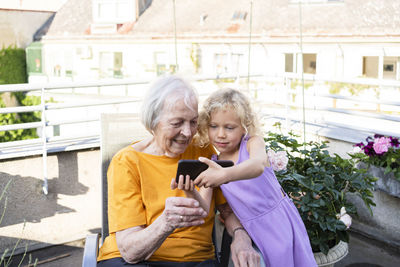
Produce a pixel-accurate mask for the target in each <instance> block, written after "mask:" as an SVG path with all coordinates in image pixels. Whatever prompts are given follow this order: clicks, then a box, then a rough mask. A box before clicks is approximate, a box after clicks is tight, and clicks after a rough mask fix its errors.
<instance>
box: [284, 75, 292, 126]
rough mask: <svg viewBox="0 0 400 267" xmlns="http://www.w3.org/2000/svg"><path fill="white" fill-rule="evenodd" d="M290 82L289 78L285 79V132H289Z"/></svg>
mask: <svg viewBox="0 0 400 267" xmlns="http://www.w3.org/2000/svg"><path fill="white" fill-rule="evenodd" d="M291 82H292V80H291V79H290V78H289V77H285V85H286V86H285V88H286V103H285V108H286V119H285V120H286V130H287V131H288V130H289V127H290V116H289V112H290V109H289V103H290V102H289V101H290V96H291V94H290V88H291Z"/></svg>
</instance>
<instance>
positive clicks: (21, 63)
mask: <svg viewBox="0 0 400 267" xmlns="http://www.w3.org/2000/svg"><path fill="white" fill-rule="evenodd" d="M26 82H27V76H26V57H25V50H24V49H21V48H17V47H15V46H9V47H7V48H3V49H2V50H0V84H18V83H26ZM13 95H14V96H15V97H16V98H17V100H18V103H19V105H21V106H30V105H39V104H40V97H37V96H28V95H26V93H23V92H18V93H13ZM0 107H5V104H4V102H3V100H2V99H1V95H0ZM40 117H41V113H40V112H25V113H19V114H14V113H8V114H0V125H9V124H16V123H27V122H37V121H40ZM37 137H38V135H37V133H36V129H20V130H13V131H2V132H0V142H9V141H17V140H25V139H32V138H37Z"/></svg>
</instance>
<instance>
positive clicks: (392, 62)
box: [383, 57, 400, 79]
mask: <svg viewBox="0 0 400 267" xmlns="http://www.w3.org/2000/svg"><path fill="white" fill-rule="evenodd" d="M399 62H400V61H399V58H398V57H383V79H398V77H397V65H398V64H399Z"/></svg>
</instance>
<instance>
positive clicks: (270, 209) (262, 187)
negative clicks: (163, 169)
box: [221, 136, 317, 267]
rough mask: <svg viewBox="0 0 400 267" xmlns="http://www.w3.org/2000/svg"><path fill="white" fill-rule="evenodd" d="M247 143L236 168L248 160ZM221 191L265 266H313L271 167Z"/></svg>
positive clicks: (304, 234) (293, 209)
mask: <svg viewBox="0 0 400 267" xmlns="http://www.w3.org/2000/svg"><path fill="white" fill-rule="evenodd" d="M247 141H248V137H247V136H245V137H243V139H242V142H241V144H240V151H239V159H238V162H237V163H236V164H239V163H240V162H243V161H245V160H247V159H248V158H249V153H248V151H247V146H246V145H247ZM221 189H222V192H223V193H224V196H225V198H226V199H227V200H228V203H229V205H230V206H231V207H232V210H233V211H234V213H235V214H236V216H237V217H238V218H239V220H240V222H241V223H242V225H243V226H244V228H245V229H246V231H247V232H248V234H249V235H250V237H251V239H252V240H253V242H254V243H255V244H256V245H257V247H258V248H259V249H260V251H261V253H262V255H263V258H264V261H265V264H266V266H272V267H282V266H285V267H291V266H295V267H313V266H317V264H316V262H315V259H314V255H313V252H312V250H311V246H310V241H309V239H308V235H307V231H306V229H305V226H304V223H303V221H302V219H301V217H300V214H299V212H298V211H297V209H296V207H295V206H294V204H293V202H292V201H291V200H290V199H289V198H288V197H287V196H286V194H285V193H284V191H283V189H282V187H281V186H280V184H279V182H278V180H277V179H276V177H275V174H274V171H273V170H272V168H271V167H266V168H265V170H264V173H263V174H262V175H260V176H259V177H256V178H253V179H248V180H239V181H234V182H230V183H227V184H224V185H221ZM283 194H284V195H285V196H283Z"/></svg>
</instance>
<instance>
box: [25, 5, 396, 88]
mask: <svg viewBox="0 0 400 267" xmlns="http://www.w3.org/2000/svg"><path fill="white" fill-rule="evenodd" d="M299 1H300V0H253V1H241V0H220V1H212V0H201V1H200V0H192V1H185V0H176V1H163V0H115V1H111V0H80V1H78V0H69V1H67V2H66V3H65V4H64V6H63V7H62V8H61V9H60V10H59V11H58V12H57V14H56V15H55V17H54V20H53V21H52V23H51V25H50V27H49V30H48V31H47V33H46V34H44V35H43V36H42V38H41V40H40V42H39V43H37V44H35V45H36V47H37V50H36V52H37V53H36V54H35V55H31V56H30V58H28V62H36V63H37V62H38V61H40V63H39V64H40V65H41V66H42V68H40V69H35V68H34V66H33V65H34V64H35V63H31V64H30V65H31V66H30V70H29V81H30V82H39V81H40V82H47V81H65V80H67V81H71V80H72V81H82V80H95V79H110V78H115V79H119V78H138V79H147V78H153V77H155V76H157V75H160V74H162V73H165V72H176V71H178V72H179V73H181V74H184V75H186V74H189V75H193V74H200V75H211V76H218V75H223V74H230V75H247V73H248V72H250V73H257V74H265V75H267V76H280V75H283V74H285V73H301V72H302V71H303V72H304V73H309V74H315V75H316V76H318V77H323V78H329V79H342V78H360V77H366V78H379V79H389V80H400V20H399V19H398V18H399V17H400V1H397V0H386V1H381V0H302V3H301V5H300V4H299ZM249 55H250V56H249ZM301 55H303V56H301ZM35 56H36V57H39V56H40V57H41V58H38V59H36V58H33V57H35ZM28 57H29V55H28ZM32 64H33V65H32ZM28 65H29V64H28Z"/></svg>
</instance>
